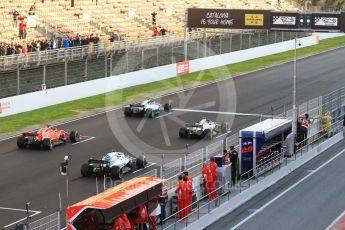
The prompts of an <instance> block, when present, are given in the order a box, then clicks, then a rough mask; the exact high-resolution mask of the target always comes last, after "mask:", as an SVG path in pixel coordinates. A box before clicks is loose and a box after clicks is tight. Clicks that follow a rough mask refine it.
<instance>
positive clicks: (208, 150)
mask: <svg viewBox="0 0 345 230" xmlns="http://www.w3.org/2000/svg"><path fill="white" fill-rule="evenodd" d="M284 108H285V107H284ZM284 110H285V109H284ZM327 111H329V112H330V113H331V116H332V123H336V122H338V121H339V119H340V118H341V115H342V114H344V113H345V88H342V89H339V90H336V91H334V92H332V93H330V94H327V95H325V96H320V97H315V98H313V99H310V100H308V101H306V102H304V103H302V104H300V105H299V106H297V114H298V117H299V118H301V117H302V116H303V115H304V114H306V113H308V114H309V116H310V118H311V119H312V120H313V123H312V124H311V125H310V126H309V128H308V136H310V137H314V138H315V137H317V135H316V134H318V133H320V127H321V124H322V118H323V116H324V115H325V114H326V112H327ZM277 116H278V117H287V118H290V119H291V118H292V109H290V110H286V111H284V112H283V113H281V114H279V115H277ZM273 117H274V116H273ZM249 125H250V124H248V126H249ZM337 127H338V126H337ZM333 129H335V128H333ZM336 132H338V130H336ZM232 133H233V134H232V135H229V136H226V137H225V138H223V139H219V140H217V141H215V142H214V143H211V144H209V145H207V146H206V147H205V148H201V149H199V150H196V151H194V152H192V153H191V154H188V155H186V156H185V157H184V158H180V159H176V160H174V161H173V162H169V163H167V164H163V167H162V168H163V171H165V170H167V169H169V168H173V170H172V169H170V170H169V171H168V172H169V173H168V175H167V174H163V175H164V176H163V178H164V179H168V183H167V185H168V187H169V188H173V187H174V186H175V185H176V184H177V176H178V175H179V174H181V172H182V170H183V169H185V170H187V171H188V172H189V174H190V175H191V176H192V177H196V176H199V175H200V174H201V168H202V163H203V162H204V161H207V160H209V158H210V157H212V156H216V155H221V154H223V149H224V148H225V149H227V150H229V148H230V146H231V145H232V146H234V147H235V149H236V150H237V151H238V149H239V130H233V131H232ZM308 140H309V139H308ZM274 154H276V153H274ZM274 154H273V155H274ZM274 157H275V155H274ZM276 158H277V159H276V160H275V161H274V162H268V164H263V165H262V167H261V168H259V169H258V171H260V172H263V171H265V170H264V169H265V168H267V167H272V165H273V166H276V165H277V164H279V163H280V161H281V158H280V157H276ZM182 162H183V163H184V165H182ZM271 164H272V165H271ZM172 165H175V166H174V167H173V166H172ZM267 165H268V166H267ZM179 168H181V170H180V171H179V170H178V169H179ZM174 173H175V174H174Z"/></svg>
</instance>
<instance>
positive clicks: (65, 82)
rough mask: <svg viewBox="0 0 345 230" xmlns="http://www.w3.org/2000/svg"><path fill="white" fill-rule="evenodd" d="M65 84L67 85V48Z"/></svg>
mask: <svg viewBox="0 0 345 230" xmlns="http://www.w3.org/2000/svg"><path fill="white" fill-rule="evenodd" d="M65 85H67V50H65Z"/></svg>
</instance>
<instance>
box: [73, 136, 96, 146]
mask: <svg viewBox="0 0 345 230" xmlns="http://www.w3.org/2000/svg"><path fill="white" fill-rule="evenodd" d="M84 137H86V136H84ZM95 138H96V137H88V138H87V139H85V140H82V141H78V142H76V143H73V144H72V145H79V144H81V143H84V142H87V141H91V140H92V139H95Z"/></svg>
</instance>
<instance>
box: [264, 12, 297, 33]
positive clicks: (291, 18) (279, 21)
mask: <svg viewBox="0 0 345 230" xmlns="http://www.w3.org/2000/svg"><path fill="white" fill-rule="evenodd" d="M270 20H271V29H274V28H278V29H297V28H298V13H288V12H286V13H285V12H284V13H282V12H271V13H270Z"/></svg>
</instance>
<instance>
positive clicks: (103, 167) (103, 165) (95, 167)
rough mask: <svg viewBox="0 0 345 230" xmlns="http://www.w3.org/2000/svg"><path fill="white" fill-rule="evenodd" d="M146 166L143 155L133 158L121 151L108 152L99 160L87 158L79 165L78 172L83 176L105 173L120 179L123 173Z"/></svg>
mask: <svg viewBox="0 0 345 230" xmlns="http://www.w3.org/2000/svg"><path fill="white" fill-rule="evenodd" d="M146 166H147V161H146V158H145V156H144V155H142V156H139V157H137V158H135V157H131V156H129V155H125V154H124V153H121V152H110V153H107V154H105V155H104V156H103V157H102V159H101V160H97V159H89V160H88V162H87V163H85V164H83V165H82V166H81V170H80V172H81V175H82V176H83V177H90V176H92V175H96V176H104V175H105V176H107V177H111V178H112V179H122V178H123V175H124V174H125V173H128V172H130V171H132V170H133V169H142V168H145V167H146Z"/></svg>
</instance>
